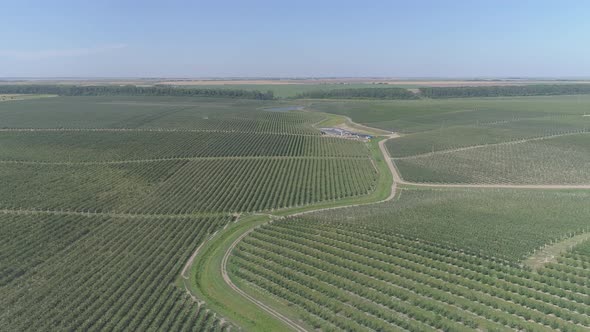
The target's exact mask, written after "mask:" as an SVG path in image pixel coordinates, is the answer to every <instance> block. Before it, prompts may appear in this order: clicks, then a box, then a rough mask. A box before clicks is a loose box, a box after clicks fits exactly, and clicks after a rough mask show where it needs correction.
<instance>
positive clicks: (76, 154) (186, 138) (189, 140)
mask: <svg viewBox="0 0 590 332" xmlns="http://www.w3.org/2000/svg"><path fill="white" fill-rule="evenodd" d="M0 141H1V142H2V144H1V145H0V160H27V161H51V162H83V161H101V162H108V161H118V160H129V159H131V160H133V159H139V160H141V159H161V158H194V157H242V156H260V157H264V156H317V157H368V150H367V148H366V146H365V145H364V144H363V143H361V142H357V141H349V140H343V139H338V138H334V137H321V136H303V135H284V134H263V133H232V132H228V133H222V132H141V131H139V132H76V131H63V132H18V133H15V132H0Z"/></svg>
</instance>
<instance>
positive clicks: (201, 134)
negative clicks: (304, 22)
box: [0, 85, 590, 331]
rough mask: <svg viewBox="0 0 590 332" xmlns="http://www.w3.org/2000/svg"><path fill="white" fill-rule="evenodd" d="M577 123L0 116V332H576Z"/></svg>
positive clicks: (486, 111) (156, 104) (494, 103)
mask: <svg viewBox="0 0 590 332" xmlns="http://www.w3.org/2000/svg"><path fill="white" fill-rule="evenodd" d="M376 86H378V85H376ZM258 88H259V87H258ZM285 93H286V92H285ZM290 93H294V91H291V92H290ZM286 105H287V106H292V105H300V106H305V110H304V111H276V112H273V111H269V109H272V108H273V107H283V106H286ZM588 105H590V97H588V96H554V97H519V98H477V99H476V98H473V99H443V100H427V99H422V100H412V101H377V100H363V101H357V100H355V101H351V100H349V101H341V100H332V101H328V100H290V101H276V100H275V101H270V100H241V99H233V98H232V99H230V98H226V99H223V98H205V97H166V96H160V97H154V96H144V97H138V96H133V97H131V96H130V97H124V96H100V97H97V96H93V97H90V96H87V97H54V98H44V99H28V100H19V101H12V102H6V103H0V188H2V190H1V191H0V229H2V232H0V248H1V249H2V250H0V307H2V308H6V310H2V311H0V330H2V331H4V330H6V331H64V330H67V331H74V330H75V331H77V330H84V331H98V330H117V331H120V330H129V331H177V330H179V331H204V330H206V331H228V330H237V329H243V330H249V331H277V330H286V329H288V326H291V325H289V324H287V323H285V320H284V319H283V318H280V317H281V316H277V315H273V314H271V313H269V311H268V310H265V309H264V306H267V307H270V308H272V309H273V310H275V311H276V312H279V313H280V314H281V315H282V317H286V318H287V319H290V320H292V322H294V323H295V324H298V326H301V328H302V329H304V330H314V329H319V330H326V331H338V330H347V331H365V330H382V331H398V330H409V331H429V330H439V331H440V330H443V331H446V330H448V331H472V330H486V331H503V330H523V331H545V330H547V331H550V330H556V329H558V330H560V331H583V330H587V329H589V328H590V318H589V317H590V311H589V309H588V308H589V307H590V306H589V305H590V302H589V301H590V300H589V299H590V298H589V297H588V296H587V295H586V294H589V293H590V284H589V283H588V277H590V274H588V273H589V272H588V269H589V268H590V265H588V264H589V261H588V255H589V249H588V243H589V242H587V239H588V238H587V236H586V235H587V234H589V232H590V223H589V222H588V216H589V215H590V209H589V205H588V204H587V203H588V201H589V199H590V191H588V190H584V189H573V188H569V189H567V188H566V189H560V190H549V189H547V188H540V187H539V188H537V189H522V188H520V189H516V188H512V189H507V188H493V187H492V188H478V187H477V184H487V185H490V186H494V185H506V184H509V185H514V184H527V185H548V184H554V185H561V186H567V185H579V184H590V177H589V175H588V172H587V170H586V169H587V167H586V166H587V165H588V164H590V159H588V156H590V150H588V147H589V146H590V144H589V143H590V141H588V140H589V139H590V134H588V128H589V126H588V123H587V122H588V121H590V120H587V119H590V117H586V116H584V115H585V114H586V112H587V111H586V109H587V108H588ZM322 112H327V114H328V115H326V113H322ZM343 116H348V117H351V118H352V120H353V121H355V122H357V123H360V124H364V125H366V126H369V127H371V128H379V129H383V130H382V131H380V130H377V129H371V128H367V127H362V126H359V125H357V124H356V123H353V122H350V121H349V120H348V119H347V118H345V117H343ZM341 125H342V126H345V127H347V128H360V129H362V130H366V131H368V132H371V133H374V134H375V135H379V134H382V135H385V134H387V135H389V132H390V131H395V132H398V133H401V134H402V135H401V137H397V138H393V136H392V138H389V139H388V140H387V141H386V142H387V143H386V144H385V146H384V147H383V146H382V144H383V142H384V140H385V139H386V138H384V137H377V138H375V139H372V140H370V141H369V142H365V141H360V140H353V139H342V138H338V137H331V136H327V135H322V134H321V132H320V130H318V129H317V128H316V127H321V126H341ZM363 128H364V129H363ZM351 130H355V129H351ZM380 142H381V143H380ZM380 148H383V153H382V150H380ZM385 150H387V151H385ZM385 152H389V154H390V155H391V157H392V159H393V161H394V162H395V164H396V166H397V169H398V170H399V171H400V172H401V176H402V177H403V178H404V180H406V181H409V182H422V183H423V184H422V185H421V186H417V185H411V184H397V187H393V186H392V179H393V178H395V177H394V175H395V174H394V173H392V172H390V169H389V167H388V164H387V163H386V161H388V158H389V157H388V156H387V155H386V153H385ZM437 183H443V184H444V183H450V184H468V185H470V186H471V187H459V188H457V187H452V188H451V187H444V186H440V185H437ZM474 185H475V187H474ZM392 188H394V189H396V191H395V192H394V193H395V196H393V195H390V193H391V192H392ZM390 198H392V199H390ZM319 209H321V210H319ZM315 210H319V211H315ZM314 211H315V212H314ZM240 239H241V240H240ZM568 240H569V241H570V242H568ZM573 240H576V241H578V242H576V244H578V245H577V246H576V247H574V248H573V249H571V250H570V251H567V252H564V250H566V249H568V248H569V247H568V245H569V244H568V243H572V242H571V241H573ZM584 241H586V242H584ZM580 243H581V244H580ZM541 252H543V253H544V252H549V253H552V255H553V257H550V258H551V259H550V260H547V261H541V258H539V257H544V256H538V255H537V256H535V255H536V254H537V253H541ZM531 259H532V260H536V261H535V262H536V265H535V266H532V265H531V264H529V263H528V261H529V260H531ZM226 267H227V269H228V270H227V272H228V274H229V278H230V279H231V282H233V283H234V284H235V285H236V286H237V287H238V288H239V289H241V290H242V291H244V292H245V293H246V294H247V295H248V296H251V298H247V297H244V296H242V295H240V294H239V293H238V292H236V290H235V289H232V288H231V287H230V286H229V285H228V282H226V281H225V280H224V279H223V271H225V268H226ZM252 299H255V301H259V303H262V304H263V306H261V305H260V304H255V301H254V302H253V301H252ZM257 303H258V302H257ZM291 327H292V326H291Z"/></svg>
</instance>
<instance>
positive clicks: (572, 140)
mask: <svg viewBox="0 0 590 332" xmlns="http://www.w3.org/2000/svg"><path fill="white" fill-rule="evenodd" d="M394 161H395V164H396V165H397V168H398V169H399V171H400V173H401V174H402V175H403V178H404V180H406V181H410V182H429V183H432V182H434V183H482V184H534V185H567V184H571V185H576V184H582V185H584V184H585V185H587V184H590V172H588V169H587V167H586V165H590V132H585V133H579V134H562V135H556V136H554V137H548V138H543V139H538V140H530V141H515V142H508V143H499V144H490V145H483V146H479V147H472V148H469V147H467V148H462V149H457V150H451V151H439V152H434V153H431V154H423V155H416V156H410V157H401V158H394Z"/></svg>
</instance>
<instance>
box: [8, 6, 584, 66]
mask: <svg viewBox="0 0 590 332" xmlns="http://www.w3.org/2000/svg"><path fill="white" fill-rule="evenodd" d="M16 76H21V77H22V76H29V77H31V76H34V77H51V76H61V77H65V76H77V77H81V76H94V77H97V76H100V77H137V76H139V77H149V76H176V77H206V76H251V77H252V76H273V77H277V76H390V77H391V76H394V77H435V76H437V77H441V76H447V77H474V76H537V77H539V76H586V77H588V76H590V1H585V0H580V1H567V0H555V1H544V0H537V1H526V0H510V1H491V0H487V1H484V0H481V1H480V0H470V1H451V0H440V1H434V0H431V1H426V0H422V1H420V0H417V1H409V0H403V1H396V0H390V1H371V0H364V1H361V0H359V1H346V0H339V1H331V0H330V1H322V0H297V1H287V0H285V1H282V0H274V1H258V0H242V1H238V0H234V1H227V0H226V1H223V0H215V1H212V0H208V1H197V0H195V1H147V0H143V1H139V0H137V1H125V0H117V1H110V0H100V1H97V0H77V1H26V0H18V1H2V0H0V77H16Z"/></svg>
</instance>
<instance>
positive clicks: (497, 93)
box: [420, 84, 590, 98]
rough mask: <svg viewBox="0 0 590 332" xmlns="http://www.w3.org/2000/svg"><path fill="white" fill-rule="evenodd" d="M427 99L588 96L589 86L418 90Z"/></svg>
mask: <svg viewBox="0 0 590 332" xmlns="http://www.w3.org/2000/svg"><path fill="white" fill-rule="evenodd" d="M420 94H421V95H422V96H423V97H427V98H464V97H510V96H551V95H578V94H590V84H553V85H519V86H477V87H474V86H463V87H431V88H420Z"/></svg>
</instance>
